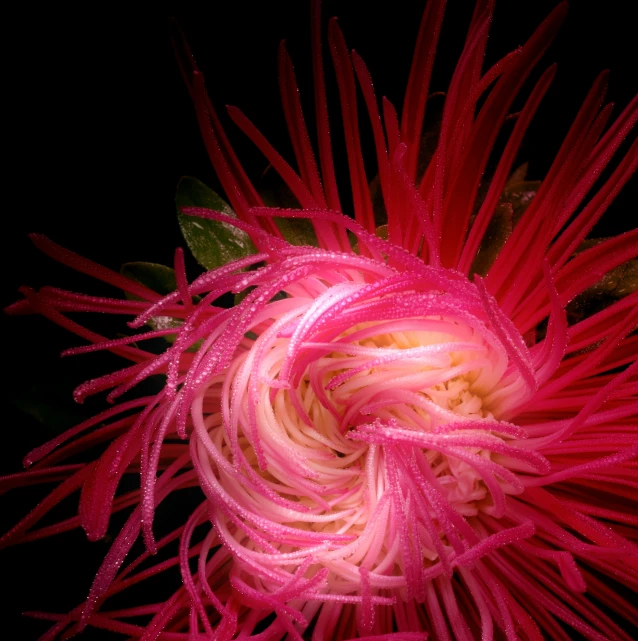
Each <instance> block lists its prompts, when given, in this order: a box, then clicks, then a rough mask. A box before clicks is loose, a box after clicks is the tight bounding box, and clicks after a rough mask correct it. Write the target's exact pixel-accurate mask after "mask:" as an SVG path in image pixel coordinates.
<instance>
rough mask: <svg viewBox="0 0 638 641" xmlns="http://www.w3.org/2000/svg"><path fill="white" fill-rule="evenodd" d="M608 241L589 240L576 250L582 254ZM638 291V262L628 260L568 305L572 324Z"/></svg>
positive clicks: (603, 239)
mask: <svg viewBox="0 0 638 641" xmlns="http://www.w3.org/2000/svg"><path fill="white" fill-rule="evenodd" d="M605 240H607V239H606V238H588V239H587V240H584V241H583V242H582V243H581V244H580V245H579V246H578V248H577V249H576V251H575V252H574V254H575V255H576V254H580V253H581V252H582V251H585V250H586V249H590V248H591V247H595V246H596V245H598V244H600V243H602V242H603V241H605ZM637 290H638V260H628V261H627V262H626V263H623V264H622V265H618V267H615V268H614V269H612V270H611V271H609V272H607V273H606V274H605V275H604V276H603V277H602V278H601V279H600V280H599V281H598V282H597V283H594V284H593V285H592V286H591V287H588V288H587V289H586V290H585V291H584V292H581V293H580V294H578V296H576V297H575V298H574V299H573V300H571V301H570V302H569V304H568V305H567V315H568V318H569V322H570V324H574V323H578V322H579V321H581V320H583V319H585V318H588V317H589V316H592V315H593V314H597V313H598V312H600V311H602V310H603V309H605V308H606V307H609V305H611V304H612V303H614V302H616V301H617V300H620V299H621V298H624V297H625V296H627V295H629V294H632V293H633V292H635V291H637Z"/></svg>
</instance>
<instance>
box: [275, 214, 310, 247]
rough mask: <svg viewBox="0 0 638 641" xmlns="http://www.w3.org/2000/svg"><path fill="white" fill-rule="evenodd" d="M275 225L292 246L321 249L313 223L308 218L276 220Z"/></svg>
mask: <svg viewBox="0 0 638 641" xmlns="http://www.w3.org/2000/svg"><path fill="white" fill-rule="evenodd" d="M274 220H275V225H277V227H278V228H279V231H280V232H281V235H282V236H283V237H284V238H285V239H286V240H287V241H288V242H289V243H290V244H291V245H310V246H312V247H319V242H318V241H317V236H316V234H315V230H314V227H313V226H312V223H311V222H310V221H309V220H308V219H306V218H275V219H274Z"/></svg>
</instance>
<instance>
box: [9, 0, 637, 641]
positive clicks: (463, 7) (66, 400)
mask: <svg viewBox="0 0 638 641" xmlns="http://www.w3.org/2000/svg"><path fill="white" fill-rule="evenodd" d="M422 4H423V3H421V2H406V1H404V0H394V1H393V2H391V3H389V2H388V3H384V8H383V9H381V10H372V9H371V8H370V7H369V6H368V5H369V3H368V2H364V1H362V0H356V1H355V0H349V1H344V0H342V1H341V2H338V1H337V0H333V1H329V2H325V3H324V18H326V19H327V18H328V17H329V16H331V15H338V16H339V17H340V24H341V26H342V29H343V30H344V33H345V37H346V40H347V42H348V45H349V46H350V47H355V48H356V49H357V51H359V53H360V54H361V55H362V56H363V58H364V59H365V61H366V63H367V64H368V67H369V69H370V71H371V73H372V77H373V80H374V82H375V88H376V91H377V95H378V96H379V97H380V96H381V95H386V96H387V97H388V98H389V99H390V100H391V101H392V102H393V103H394V104H395V106H397V108H398V109H400V106H401V102H402V93H403V90H404V88H405V83H406V80H407V75H408V72H409V65H410V60H411V53H412V49H413V46H414V42H415V38H416V33H417V30H418V24H419V19H420V15H421V10H422ZM555 4H556V3H555V2H551V1H547V0H543V1H536V2H526V3H521V2H511V1H507V0H502V1H501V2H499V3H497V10H496V17H495V21H494V25H493V28H492V36H491V37H490V41H489V44H488V64H491V63H493V62H495V61H496V60H497V59H498V58H500V57H501V56H502V55H504V54H505V53H507V52H508V51H510V50H512V49H513V48H515V47H516V46H518V45H520V44H523V43H524V42H525V40H526V39H527V38H528V37H529V35H530V34H531V32H532V31H533V29H534V28H535V27H536V25H537V24H539V23H540V21H541V20H542V18H543V17H544V16H545V15H546V14H547V13H548V12H549V10H550V9H551V7H553V6H554V5H555ZM630 4H631V3H627V2H626V0H606V1H605V2H602V3H600V2H583V1H582V0H574V1H573V2H572V3H571V10H570V14H569V16H568V19H567V23H566V24H565V26H564V27H563V29H562V31H561V33H560V34H559V37H558V39H557V41H556V42H555V43H554V45H552V47H551V48H550V50H549V53H548V54H547V55H546V56H545V58H544V60H543V62H542V63H541V65H539V67H538V71H537V72H536V73H535V74H534V75H533V78H532V79H534V78H537V77H538V76H539V75H540V72H541V71H542V70H543V69H544V68H546V66H547V65H549V64H551V63H552V62H554V61H558V62H559V71H558V75H557V77H556V79H555V80H554V84H553V86H552V88H551V89H550V91H549V93H548V95H547V97H546V98H545V101H544V104H543V106H542V107H541V109H540V110H539V112H538V115H537V117H536V119H535V121H534V123H533V124H532V128H531V130H530V132H529V135H528V137H527V141H526V143H525V145H524V147H523V150H522V152H521V156H520V160H521V161H524V160H529V161H530V175H531V178H532V179H536V178H538V179H540V178H542V176H543V174H544V173H545V172H546V171H547V169H548V167H549V164H550V162H551V159H552V158H553V155H554V154H555V152H556V151H557V149H558V146H559V144H560V142H561V139H562V136H563V135H564V134H565V133H566V131H567V128H568V127H569V125H570V123H571V122H572V120H573V117H574V115H575V113H576V110H577V108H578V106H579V104H580V103H581V101H582V99H583V98H584V96H585V94H586V92H587V90H588V89H589V87H590V86H591V83H592V82H593V80H594V78H595V76H596V75H597V73H598V72H599V71H601V70H603V69H606V68H611V69H612V72H613V73H612V76H611V82H610V90H609V99H611V100H614V101H616V103H617V105H618V106H619V107H620V108H622V107H624V106H625V105H626V104H627V103H628V101H629V100H630V98H631V97H632V96H633V95H634V94H635V91H636V75H635V57H636V48H635V29H634V27H633V24H634V23H633V17H632V16H631V15H630V13H631V12H630ZM471 5H472V3H470V2H460V1H457V2H454V1H452V2H450V3H449V7H448V11H447V15H446V20H445V22H444V28H443V34H442V38H441V44H440V46H439V51H438V54H437V61H436V64H435V72H434V78H433V81H432V85H431V91H440V90H445V88H446V87H447V81H448V79H449V76H450V73H451V71H452V69H453V67H454V64H455V62H456V59H457V56H458V54H459V53H460V50H461V46H462V41H463V38H464V36H465V28H466V26H467V24H468V22H469V18H470V15H471ZM84 11H85V13H84V14H77V13H74V14H71V13H70V12H68V10H65V9H62V10H60V9H59V8H57V7H56V9H55V10H52V9H47V10H45V11H44V13H37V14H35V13H32V12H29V13H27V12H26V11H24V12H20V13H15V14H14V15H12V16H10V18H11V19H10V20H9V21H8V22H9V25H10V28H8V31H9V34H8V38H7V42H8V50H7V51H6V53H5V56H4V62H5V70H4V84H5V89H6V91H5V99H4V101H3V103H4V108H5V109H7V111H8V112H9V113H8V115H7V111H5V117H4V120H5V122H4V124H5V127H4V142H5V145H4V149H5V154H4V155H5V159H6V160H5V169H4V170H3V173H4V199H3V200H4V205H5V206H4V216H3V229H4V230H3V240H2V250H3V251H2V260H3V265H2V267H3V272H2V274H3V279H2V284H3V288H2V289H3V291H2V303H3V305H6V304H9V303H11V302H13V301H14V300H15V299H16V297H17V296H18V295H17V291H16V290H17V288H18V287H19V286H20V285H25V284H26V285H31V286H36V287H37V286H41V285H44V284H54V285H57V286H61V287H66V288H68V289H71V290H76V291H87V292H93V293H98V294H99V293H103V294H105V295H108V294H109V290H108V289H107V288H103V287H101V286H99V285H95V284H94V283H92V282H91V281H90V280H89V279H87V278H83V277H79V276H77V275H75V274H73V273H72V272H71V271H70V270H68V269H66V268H62V267H59V266H57V265H55V264H54V263H53V262H52V261H51V260H49V259H47V258H46V257H44V256H42V255H41V254H39V253H38V252H37V251H36V250H35V249H34V248H33V246H32V245H31V244H30V243H29V241H28V240H27V238H26V234H27V233H28V232H31V231H38V232H42V233H45V234H47V235H48V236H50V237H51V238H52V239H54V240H56V241H57V242H59V243H61V244H63V245H65V246H68V247H69V248H70V249H74V250H77V251H79V252H80V253H83V254H84V255H86V256H89V257H91V258H92V259H94V260H96V261H97V262H100V263H103V264H105V265H107V266H109V267H112V268H114V269H118V268H119V265H121V264H122V263H124V262H127V261H132V260H147V261H154V262H161V263H165V264H171V262H172V256H173V251H174V247H175V246H176V245H178V244H180V241H181V237H180V234H179V230H178V226H177V223H176V220H175V211H174V205H173V196H174V190H175V186H176V184H177V181H178V180H179V178H180V176H182V175H193V176H196V177H198V178H199V179H201V180H203V181H204V182H206V183H207V184H209V185H211V186H213V187H214V188H218V184H217V182H216V179H215V177H214V174H213V170H212V168H211V166H210V163H209V160H208V158H207V156H206V153H205V150H204V147H203V144H202V143H201V141H200V135H199V131H198V127H197V123H196V119H195V116H194V113H193V109H192V106H191V103H190V99H189V97H188V94H187V92H186V90H185V87H184V85H183V83H182V81H181V78H180V75H179V71H178V69H177V65H176V64H175V62H174V57H173V53H172V49H171V46H170V40H169V28H168V17H169V16H171V15H172V16H175V17H176V18H177V19H178V20H179V22H180V23H181V25H182V27H183V28H184V30H185V32H186V34H187V36H188V39H189V41H190V42H191V45H192V47H193V50H194V52H195V55H196V58H197V59H198V62H199V64H200V67H201V69H202V70H203V72H204V74H205V76H206V79H207V86H208V88H209V92H210V94H211V97H212V99H213V102H214V104H215V106H216V107H217V109H218V112H219V113H220V116H221V117H222V120H223V122H224V124H225V125H226V126H227V130H228V131H229V132H230V135H231V140H232V142H233V144H235V147H236V149H237V151H238V154H239V156H240V158H241V159H242V160H243V161H245V166H246V168H247V170H248V173H249V175H250V176H251V177H255V178H257V177H258V176H259V175H260V174H261V172H262V171H263V170H264V168H265V162H264V160H263V158H261V157H260V156H259V154H258V153H257V152H256V151H255V150H254V148H253V146H252V144H251V143H249V142H247V141H246V139H244V137H243V135H242V134H241V132H238V131H236V130H235V129H234V126H233V125H232V123H230V121H229V119H228V118H227V117H226V116H225V114H224V113H223V112H224V110H223V106H224V104H234V105H237V106H239V107H240V108H242V109H243V110H244V111H245V113H246V115H247V116H248V117H249V118H251V119H252V120H253V121H254V123H255V124H256V125H257V126H258V127H259V128H260V129H261V130H262V131H263V132H264V133H265V134H266V136H267V137H268V138H269V139H270V140H271V141H272V142H273V143H275V146H276V147H277V148H279V149H280V150H281V151H282V152H283V153H284V156H285V157H286V158H288V159H291V153H290V145H289V143H288V141H287V137H286V133H285V123H284V120H283V116H282V115H281V110H280V106H279V95H278V88H277V83H276V78H277V45H278V42H279V40H280V39H281V38H287V39H288V47H289V51H290V53H291V55H292V57H293V62H294V64H295V70H296V73H297V79H298V82H299V85H300V90H301V95H302V101H303V102H304V104H305V105H306V106H307V108H306V120H307V122H308V123H309V126H310V129H311V136H312V137H313V139H314V133H313V131H312V130H313V126H312V124H311V123H312V120H313V115H312V114H313V111H312V85H311V75H310V72H311V68H310V44H309V8H308V6H307V3H306V2H302V1H299V0H296V1H292V0H287V1H277V2H269V3H244V2H240V1H235V2H230V3H222V2H208V3H203V2H193V1H185V2H169V3H168V6H167V7H166V10H165V11H161V10H160V9H156V10H155V11H154V12H148V13H143V14H142V13H138V12H137V11H135V10H128V11H127V12H125V11H121V12H115V11H114V10H111V9H109V10H107V9H106V8H104V6H103V7H101V8H100V6H99V5H95V6H92V7H91V9H85V10H84ZM325 62H326V70H327V75H328V92H329V102H330V104H331V109H333V111H332V112H331V124H332V128H333V136H334V138H333V140H336V141H337V142H334V144H335V155H336V157H337V170H338V181H339V183H340V186H341V188H342V190H343V188H344V187H345V185H346V184H347V172H346V166H345V162H344V160H343V159H344V156H345V152H344V148H343V145H342V143H341V141H340V127H339V125H338V122H339V114H338V112H337V111H335V109H334V108H335V107H336V103H335V97H336V85H335V83H334V80H333V77H332V74H331V66H330V62H329V60H328V59H326V61H325ZM528 90H529V83H528ZM523 94H524V95H526V93H525V91H523ZM359 108H360V114H361V113H362V111H361V109H362V105H361V101H360V102H359ZM618 111H619V109H617V111H616V113H618ZM366 118H367V116H366V115H364V116H363V118H362V121H363V122H364V123H365V122H366ZM362 132H363V135H364V136H366V135H367V133H368V129H367V124H365V125H363V126H362ZM365 149H366V147H365V146H364V150H365ZM370 177H372V176H370ZM635 200H636V185H635V182H634V184H633V186H631V187H630V188H626V189H625V191H624V193H623V194H622V195H621V197H620V198H619V199H618V201H617V203H616V204H615V207H614V208H613V209H612V210H611V211H610V213H609V216H608V217H607V222H606V224H605V225H604V226H602V227H601V229H600V230H599V232H600V234H601V235H602V234H605V233H613V232H617V231H619V230H621V229H626V228H629V227H632V226H635V220H636V206H635ZM188 270H189V276H190V277H191V278H192V277H193V276H195V275H196V274H197V266H196V265H195V263H194V262H192V261H191V262H189V263H188ZM2 320H3V330H2V338H3V342H4V345H5V347H4V350H3V364H4V367H3V370H4V372H5V374H4V381H5V382H4V383H3V391H4V399H3V403H4V410H5V412H4V416H5V418H4V420H3V433H4V443H3V446H2V450H1V454H0V465H1V469H0V473H10V472H14V471H17V470H18V469H20V459H21V457H22V456H23V455H24V454H25V453H26V451H28V449H30V448H31V447H34V446H35V445H37V444H39V443H41V442H43V441H44V440H46V439H48V438H50V437H51V436H52V435H53V434H54V433H55V431H56V430H59V429H62V428H64V427H68V426H69V425H70V424H73V422H74V421H75V420H81V419H82V418H83V417H85V416H89V415H91V414H92V413H93V412H95V411H97V410H98V409H99V408H100V407H101V401H99V400H98V401H90V402H89V401H87V404H86V406H83V407H76V406H74V405H73V403H72V402H71V399H70V391H71V389H72V388H73V387H74V386H76V385H77V384H79V383H80V382H82V381H83V380H85V379H86V378H90V377H93V376H97V375H100V374H101V373H104V372H105V371H108V370H109V369H113V368H115V367H117V366H118V361H117V359H115V358H114V357H110V356H108V355H101V356H79V357H75V359H65V360H63V361H59V360H58V354H59V351H60V350H61V349H64V348H65V347H69V346H72V345H76V344H81V341H79V340H77V339H75V338H73V337H71V336H68V335H67V334H65V333H64V332H62V331H58V330H57V329H56V328H55V327H51V326H50V325H49V324H48V323H47V321H45V320H43V319H41V318H32V317H20V318H5V317H3V319H2ZM109 323H110V321H108V320H107V322H106V323H105V319H104V318H96V319H95V324H94V325H93V327H97V328H98V330H100V329H102V328H105V327H106V328H111V329H104V331H105V332H107V333H108V334H109V335H113V334H114V333H115V332H116V331H118V330H117V328H115V329H112V327H113V326H112V325H110V324H109ZM7 379H9V380H8V382H7ZM24 410H26V412H25V411H24ZM39 496H41V491H39V490H33V491H32V490H25V491H21V490H19V491H16V492H15V493H12V494H9V495H7V496H3V497H0V505H1V506H2V507H1V508H0V515H1V521H2V522H1V523H0V526H1V527H0V531H5V530H6V529H8V528H9V527H10V526H11V524H13V523H15V522H16V520H17V519H18V518H19V517H20V516H21V515H23V514H25V513H26V512H27V511H28V509H29V506H31V505H33V504H34V502H35V501H36V500H37V499H38V497H39ZM106 549H107V545H106V543H103V542H100V543H97V544H88V543H87V542H86V540H85V537H84V536H83V534H82V533H81V532H76V533H74V534H70V535H64V536H60V537H57V538H55V539H50V540H48V541H44V542H39V543H32V544H27V545H25V546H22V547H18V548H12V549H11V550H9V551H1V552H0V568H1V575H2V577H3V579H4V586H3V587H4V591H5V596H4V597H3V599H2V601H0V603H1V605H0V608H2V610H3V611H4V612H3V617H2V619H3V629H4V631H5V633H6V632H7V631H11V630H13V631H14V632H13V633H11V635H10V636H9V637H7V638H21V639H25V640H29V639H33V638H36V636H37V634H38V633H41V632H42V630H43V629H44V628H43V627H42V625H41V624H40V623H33V622H31V621H30V620H24V619H21V618H20V616H19V613H20V612H21V611H23V610H25V609H44V610H46V609H49V610H56V611H66V610H68V609H70V608H72V607H73V606H75V605H77V603H78V602H79V601H81V600H82V599H83V598H84V596H85V595H86V593H87V591H88V588H89V585H90V581H91V578H92V576H93V574H94V572H95V570H96V568H97V566H98V564H99V562H100V560H101V558H102V557H103V555H104V553H105V551H106ZM7 590H8V594H7ZM151 598H152V595H151ZM84 638H87V639H99V638H102V637H101V636H100V635H99V634H98V633H97V632H94V631H91V632H88V633H87V634H85V637H84Z"/></svg>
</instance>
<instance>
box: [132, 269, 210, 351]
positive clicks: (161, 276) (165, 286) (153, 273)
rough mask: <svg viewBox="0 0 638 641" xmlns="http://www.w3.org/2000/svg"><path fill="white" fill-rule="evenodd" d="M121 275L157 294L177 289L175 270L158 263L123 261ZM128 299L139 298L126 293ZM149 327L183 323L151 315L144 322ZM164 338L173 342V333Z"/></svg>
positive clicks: (171, 327)
mask: <svg viewBox="0 0 638 641" xmlns="http://www.w3.org/2000/svg"><path fill="white" fill-rule="evenodd" d="M120 273H121V274H122V276H126V277H127V278H130V279H131V280H134V281H135V282H137V283H140V285H146V287H148V288H149V289H152V290H153V291H154V292H157V293H158V294H170V293H171V292H173V291H175V290H176V289H177V281H176V280H175V270H174V269H173V268H172V267H167V266H166V265H159V264H158V263H145V262H141V261H140V262H135V263H125V264H124V265H122V267H121V268H120ZM126 297H127V298H128V299H129V300H141V299H140V298H138V297H137V296H134V295H133V294H129V293H126ZM193 300H194V301H197V300H199V297H198V296H193ZM146 324H147V325H148V326H149V327H151V328H152V329H155V330H162V329H173V328H175V329H177V328H179V327H181V326H182V325H183V324H184V321H183V320H182V319H181V318H173V317H172V316H153V318H150V319H149V320H148V322H147V323H146ZM164 340H166V341H167V342H168V343H174V342H175V335H173V334H169V335H167V336H164Z"/></svg>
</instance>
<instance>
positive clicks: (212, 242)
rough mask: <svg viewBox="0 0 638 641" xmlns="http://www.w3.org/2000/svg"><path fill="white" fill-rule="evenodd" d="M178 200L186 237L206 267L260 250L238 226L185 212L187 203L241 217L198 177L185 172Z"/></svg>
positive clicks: (215, 266)
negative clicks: (185, 213) (182, 211)
mask: <svg viewBox="0 0 638 641" xmlns="http://www.w3.org/2000/svg"><path fill="white" fill-rule="evenodd" d="M175 204H176V206H177V220H178V222H179V226H180V229H181V230H182V235H183V236H184V240H185V241H186V244H187V245H188V248H189V249H190V250H191V252H192V254H193V256H194V257H195V260H197V262H198V263H199V264H200V265H201V266H202V267H205V268H206V269H215V268H217V267H221V266H222V265H225V264H227V263H229V262H231V261H233V260H237V259H238V258H244V257H245V256H249V255H250V254H254V253H256V251H257V250H256V248H255V246H254V245H253V243H252V241H251V240H250V237H249V236H248V234H247V233H246V232H244V231H242V230H240V229H237V227H233V226H232V225H230V224H228V223H223V222H220V221H217V220H207V219H205V218H198V217H197V216H185V215H184V214H182V213H181V209H182V208H183V207H205V208H206V209H213V210H214V211H220V212H222V213H224V214H226V215H228V216H231V217H232V218H236V217H237V216H236V215H235V212H234V211H233V210H232V209H231V208H230V205H228V203H227V202H225V201H224V200H223V199H222V198H220V196H218V195H217V194H216V193H215V192H214V191H213V190H212V189H210V188H209V187H207V186H206V185H204V183H202V182H200V181H199V180H197V179H196V178H191V177H190V176H185V177H184V178H182V179H181V180H180V181H179V184H178V185H177V193H176V194H175Z"/></svg>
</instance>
